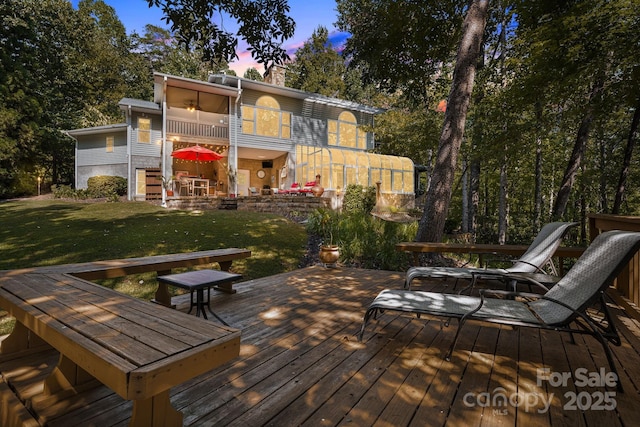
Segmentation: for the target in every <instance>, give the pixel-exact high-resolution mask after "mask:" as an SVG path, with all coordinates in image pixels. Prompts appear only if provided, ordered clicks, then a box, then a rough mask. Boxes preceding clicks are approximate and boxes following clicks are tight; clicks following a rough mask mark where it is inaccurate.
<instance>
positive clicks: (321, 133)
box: [230, 90, 373, 150]
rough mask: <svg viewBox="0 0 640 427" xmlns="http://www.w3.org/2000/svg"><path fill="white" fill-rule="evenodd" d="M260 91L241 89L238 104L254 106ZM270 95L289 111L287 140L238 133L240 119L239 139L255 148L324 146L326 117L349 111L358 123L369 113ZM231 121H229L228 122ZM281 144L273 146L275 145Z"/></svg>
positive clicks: (366, 122)
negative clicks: (301, 145) (296, 145)
mask: <svg viewBox="0 0 640 427" xmlns="http://www.w3.org/2000/svg"><path fill="white" fill-rule="evenodd" d="M263 95H265V94H264V93H263V92H257V91H253V90H245V91H243V93H242V105H251V106H254V105H255V104H256V102H257V100H258V98H259V97H260V96H263ZM267 95H268V96H271V97H273V98H274V99H275V100H277V101H278V103H279V104H280V110H282V111H287V112H290V113H292V118H291V121H292V123H291V125H292V129H291V140H290V141H289V140H288V141H283V140H281V139H278V138H267V137H263V136H257V135H245V134H243V133H242V129H241V123H237V126H238V127H237V128H236V130H237V132H238V141H239V143H241V144H242V143H247V144H250V145H251V146H252V147H256V148H267V146H270V149H282V150H285V149H288V148H287V147H290V146H291V144H292V143H293V144H303V145H319V146H328V135H327V127H328V125H327V121H328V120H337V119H338V116H340V113H342V112H343V111H350V112H351V113H353V114H354V115H355V116H356V120H357V121H358V123H359V124H363V125H371V124H372V123H373V115H372V114H368V113H364V112H361V111H353V110H350V109H345V108H339V107H336V106H333V105H326V104H322V103H316V102H310V101H303V100H299V99H292V98H287V97H284V96H278V95H273V94H267ZM230 125H231V124H230ZM278 146H280V147H281V148H273V147H278ZM367 148H373V134H371V133H368V134H367Z"/></svg>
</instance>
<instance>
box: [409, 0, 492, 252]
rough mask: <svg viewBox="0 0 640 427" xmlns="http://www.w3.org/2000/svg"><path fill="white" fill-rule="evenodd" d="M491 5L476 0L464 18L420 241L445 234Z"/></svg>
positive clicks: (422, 220)
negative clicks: (459, 155) (477, 63)
mask: <svg viewBox="0 0 640 427" xmlns="http://www.w3.org/2000/svg"><path fill="white" fill-rule="evenodd" d="M488 8H489V0H473V1H472V2H471V6H470V7H469V10H468V12H467V16H466V17H465V20H464V24H463V28H462V40H461V41H460V46H459V49H458V54H457V57H456V66H455V69H454V72H453V84H452V86H451V92H450V93H449V99H448V102H447V110H446V112H445V116H444V124H443V128H442V134H441V135H440V142H439V145H438V154H437V157H436V164H435V167H434V170H433V177H432V180H431V185H430V186H429V191H428V193H427V198H426V201H425V207H424V214H423V215H422V218H421V219H420V224H419V226H418V232H417V234H416V241H428V242H439V241H441V240H442V235H443V234H444V225H445V220H446V218H447V213H448V212H449V204H450V203H451V192H452V188H453V182H454V177H455V169H456V164H457V161H458V153H459V151H460V146H461V144H462V138H463V136H464V127H465V122H466V118H467V110H468V108H469V101H470V99H471V93H472V91H473V83H474V80H475V74H476V61H477V60H478V53H479V52H480V47H481V45H482V37H483V35H484V27H485V24H486V20H487V10H488Z"/></svg>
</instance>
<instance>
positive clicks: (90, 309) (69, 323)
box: [0, 249, 251, 426]
mask: <svg viewBox="0 0 640 427" xmlns="http://www.w3.org/2000/svg"><path fill="white" fill-rule="evenodd" d="M250 254H251V252H250V251H247V250H244V249H223V250H216V251H203V252H194V253H190V254H172V255H159V256H155V257H142V258H132V259H128V260H127V259H122V260H109V261H98V262H95V263H83V264H72V265H62V266H52V267H36V268H28V269H20V270H5V271H0V307H2V309H4V310H6V311H7V312H8V313H9V314H10V315H11V316H13V317H15V319H16V326H15V328H14V329H13V331H12V332H11V334H10V335H9V336H8V337H6V338H5V339H4V340H2V342H1V343H0V356H1V357H2V358H3V360H6V359H7V358H12V357H13V358H20V357H23V356H25V355H29V354H34V353H38V352H44V351H50V349H51V347H53V348H54V349H55V350H57V351H58V352H59V354H60V356H59V361H58V364H57V366H56V367H55V368H54V370H53V372H52V373H51V375H50V376H49V377H48V378H47V379H46V380H45V381H44V385H43V395H44V396H45V397H47V396H49V397H55V396H56V395H60V394H63V395H68V394H69V393H81V392H82V391H83V390H86V389H88V388H90V387H95V385H96V383H102V384H104V385H105V386H107V387H109V388H110V389H111V390H113V391H114V392H115V393H117V394H118V395H120V396H121V397H122V398H124V399H127V400H132V401H133V412H132V416H131V421H130V425H131V426H180V425H182V414H181V413H180V412H178V411H177V410H175V409H174V408H173V407H172V405H171V402H170V401H169V390H170V388H171V387H174V386H176V385H179V384H181V383H183V382H185V381H187V380H189V379H191V378H193V377H195V376H197V375H200V374H202V373H205V372H207V371H209V370H211V369H214V368H215V367H217V366H219V365H220V364H223V363H225V362H227V361H228V360H231V359H232V358H234V357H237V356H238V355H239V351H240V331H238V330H236V329H234V328H230V327H228V326H224V325H219V324H214V323H211V322H208V321H206V320H204V319H201V318H198V317H195V316H191V315H188V314H186V313H182V312H179V311H177V310H173V309H170V308H168V307H164V306H162V305H158V304H151V303H149V302H148V301H143V300H140V299H137V298H133V297H131V296H128V295H124V294H121V293H119V292H116V291H114V290H111V289H109V288H106V287H103V286H100V285H97V284H95V283H92V282H90V281H88V280H87V278H108V277H117V276H120V275H125V274H132V273H140V272H146V271H160V272H162V271H168V272H171V269H172V268H177V267H185V266H189V265H197V264H204V263H209V262H220V263H221V265H226V266H228V265H230V263H231V261H232V260H233V259H241V258H244V257H247V256H249V255H250ZM225 263H228V264H225ZM12 393H13V391H12V389H11V387H10V386H7V384H4V383H2V386H1V387H0V402H2V403H3V404H2V411H1V412H2V414H0V423H2V424H3V425H13V424H16V425H21V424H27V425H28V424H29V416H30V412H29V411H28V410H26V408H27V407H29V406H30V407H34V408H35V407H37V406H38V404H42V405H46V402H50V399H44V400H39V401H32V402H18V401H17V399H16V396H13V395H12ZM43 402H44V403H43ZM36 409H37V408H36ZM10 412H13V413H10ZM31 421H33V420H32V419H31ZM39 422H40V423H41V424H42V423H46V420H39Z"/></svg>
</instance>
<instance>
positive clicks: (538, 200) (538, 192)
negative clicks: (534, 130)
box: [533, 102, 542, 232]
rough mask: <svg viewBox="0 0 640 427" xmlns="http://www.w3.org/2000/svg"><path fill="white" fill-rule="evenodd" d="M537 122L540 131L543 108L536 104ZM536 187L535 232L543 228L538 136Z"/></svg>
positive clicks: (539, 139) (540, 140) (540, 146)
mask: <svg viewBox="0 0 640 427" xmlns="http://www.w3.org/2000/svg"><path fill="white" fill-rule="evenodd" d="M536 120H537V122H538V125H539V129H541V128H542V106H541V105H540V103H539V102H536ZM534 174H535V187H534V194H533V199H534V200H533V206H534V207H533V225H534V232H538V231H539V230H540V229H541V228H542V137H541V136H540V135H539V134H538V135H536V165H535V172H534Z"/></svg>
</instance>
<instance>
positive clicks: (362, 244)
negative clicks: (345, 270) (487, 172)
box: [307, 208, 417, 271]
mask: <svg viewBox="0 0 640 427" xmlns="http://www.w3.org/2000/svg"><path fill="white" fill-rule="evenodd" d="M367 209H368V208H367ZM363 210H364V208H363V209H361V210H358V211H355V212H350V213H345V212H343V213H341V214H338V213H336V212H334V211H331V210H329V209H316V210H315V211H313V212H312V213H311V214H309V218H308V222H307V232H308V233H310V234H312V235H316V236H319V237H321V238H323V240H324V241H325V242H327V243H328V242H329V241H332V242H333V244H336V245H338V246H339V247H340V262H341V263H343V264H345V265H348V266H353V267H362V268H373V269H382V270H395V271H404V270H406V269H407V268H408V267H409V260H408V258H407V256H406V254H404V253H402V252H398V251H397V250H396V247H395V245H396V243H399V242H406V241H411V240H413V238H414V237H415V235H416V231H417V223H410V224H401V223H395V222H389V221H383V220H381V219H378V218H375V217H374V216H373V215H371V214H370V213H369V212H368V211H367V212H364V211H363ZM329 234H330V236H329Z"/></svg>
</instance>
